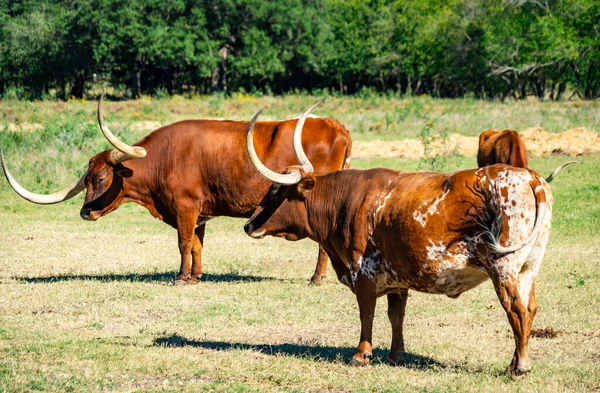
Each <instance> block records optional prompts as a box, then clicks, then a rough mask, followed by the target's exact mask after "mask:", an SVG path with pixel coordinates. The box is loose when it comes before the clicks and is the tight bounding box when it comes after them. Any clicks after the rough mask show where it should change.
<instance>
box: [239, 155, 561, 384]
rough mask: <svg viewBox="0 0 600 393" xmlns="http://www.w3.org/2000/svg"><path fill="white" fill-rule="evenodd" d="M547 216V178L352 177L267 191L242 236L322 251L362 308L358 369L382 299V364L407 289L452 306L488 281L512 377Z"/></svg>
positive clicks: (505, 169) (509, 172)
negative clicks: (388, 327)
mask: <svg viewBox="0 0 600 393" xmlns="http://www.w3.org/2000/svg"><path fill="white" fill-rule="evenodd" d="M292 170H293V168H292ZM551 210H552V192H551V189H550V187H549V186H548V184H547V183H546V182H545V181H544V179H542V178H541V177H540V176H539V175H538V174H537V173H535V172H533V171H530V170H527V169H520V168H514V167H510V166H507V165H493V166H490V167H486V168H480V169H473V170H466V171H460V172H455V173H452V174H443V173H427V172H418V173H413V172H399V171H394V170H389V169H371V170H364V171H359V170H348V171H340V172H335V173H331V174H328V175H324V176H313V175H310V174H303V175H302V178H301V180H300V182H299V183H298V184H295V185H291V186H280V185H273V186H271V189H270V190H269V192H268V193H267V194H266V195H265V197H264V199H263V201H262V202H261V205H260V206H259V207H258V208H257V209H256V211H255V212H254V214H253V215H252V217H251V218H250V220H249V221H248V223H247V224H246V225H245V231H246V233H247V234H248V235H250V236H252V237H254V238H261V237H264V236H268V235H271V236H279V237H284V238H286V239H290V240H297V239H301V238H303V237H309V238H311V239H312V240H314V241H316V242H318V243H319V244H320V245H321V246H322V247H323V248H324V249H325V250H326V251H327V254H328V255H329V257H330V258H331V262H332V266H333V267H334V269H335V272H336V274H337V277H338V279H339V280H340V281H341V282H342V283H344V284H345V285H346V286H348V287H349V288H350V289H351V290H352V291H353V292H354V293H355V295H356V298H357V301H358V305H359V310H360V319H361V338H360V342H359V346H358V351H357V353H356V354H355V355H354V357H353V359H352V364H354V365H365V364H367V363H368V361H369V357H370V356H371V351H372V343H371V336H372V333H371V331H372V323H373V315H374V309H375V303H376V299H377V297H380V296H384V295H385V296H387V299H388V317H389V319H390V322H391V324H392V332H393V334H392V344H391V352H390V356H389V360H390V362H392V363H397V362H400V361H401V357H402V353H403V352H404V340H403V333H402V321H403V318H404V309H405V306H406V300H407V293H408V290H409V289H412V290H417V291H421V292H426V293H432V294H445V295H447V296H449V297H452V298H456V297H458V296H459V295H460V294H461V293H463V292H464V291H467V290H469V289H471V288H474V287H475V286H477V285H479V284H480V283H482V282H483V281H485V280H487V279H488V278H491V279H492V282H493V284H494V286H495V289H496V292H497V294H498V297H499V299H500V302H501V304H502V306H503V307H504V309H505V311H506V313H507V316H508V318H509V322H510V324H511V326H512V328H513V332H514V335H515V343H516V349H515V355H514V358H513V361H512V363H511V365H510V366H509V372H510V373H511V374H521V373H524V372H527V371H528V370H529V368H530V366H529V358H528V353H527V352H528V338H529V332H530V329H531V323H532V321H533V317H534V316H535V312H536V310H537V303H536V301H535V293H534V283H535V277H536V275H537V272H538V270H539V267H540V264H541V260H542V257H543V254H544V251H545V247H546V243H547V240H548V235H549V231H550V218H551Z"/></svg>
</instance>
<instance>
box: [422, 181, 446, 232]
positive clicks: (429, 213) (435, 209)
mask: <svg viewBox="0 0 600 393" xmlns="http://www.w3.org/2000/svg"><path fill="white" fill-rule="evenodd" d="M449 192H450V190H446V191H444V193H443V194H442V195H440V196H438V197H437V198H435V200H434V201H433V202H432V203H431V205H429V208H427V210H426V211H425V212H424V213H423V212H422V209H423V207H425V204H426V203H427V202H423V203H422V204H421V206H419V209H420V210H421V211H419V210H415V211H414V212H413V218H414V219H415V221H417V222H418V223H419V224H421V226H422V227H423V228H425V225H426V224H427V216H432V215H434V214H435V213H438V205H439V204H440V202H441V201H443V200H444V198H446V195H448V193H449Z"/></svg>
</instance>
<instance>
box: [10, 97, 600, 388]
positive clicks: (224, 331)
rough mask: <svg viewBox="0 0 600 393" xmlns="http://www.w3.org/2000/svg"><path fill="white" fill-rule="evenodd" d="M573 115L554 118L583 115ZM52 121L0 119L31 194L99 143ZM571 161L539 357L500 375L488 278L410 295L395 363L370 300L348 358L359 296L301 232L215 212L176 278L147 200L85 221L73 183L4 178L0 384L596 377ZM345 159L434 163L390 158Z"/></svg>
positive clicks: (371, 384)
mask: <svg viewBox="0 0 600 393" xmlns="http://www.w3.org/2000/svg"><path fill="white" fill-rule="evenodd" d="M311 100H312V99H311ZM306 101H307V102H308V101H309V100H308V99H306ZM226 102H227V101H226ZM433 103H434V104H436V105H437V104H439V103H438V102H437V101H433ZM5 104H6V103H0V108H2V105H5ZM119 104H123V105H125V103H111V105H119ZM15 105H16V104H15ZM35 105H38V106H35ZM46 105H51V106H53V105H55V104H46V103H37V104H24V105H23V109H22V112H23V113H31V111H32V109H31V108H34V109H35V110H36V111H38V113H39V112H43V111H46V110H48V109H47V107H46ZM65 105H68V104H65ZM74 105H82V106H83V107H84V109H82V110H83V111H84V112H85V113H84V114H80V115H76V116H81V118H83V116H84V115H85V116H87V115H88V112H90V113H92V112H93V106H90V107H89V108H88V106H87V105H89V104H86V103H75V104H74ZM131 105H137V104H131ZM169 105H170V104H169ZM186 105H189V103H186ZM228 105H231V104H228ZM240 105H241V104H240ZM244 105H245V104H244ZM482 105H489V103H482ZM497 105H499V104H497ZM511 105H512V104H511ZM535 105H537V104H535ZM569 105H570V104H569ZM586 105H587V104H586ZM365 106H366V107H369V104H368V102H367V103H366V104H365ZM541 108H546V109H547V108H548V107H543V106H542V107H541ZM5 109H6V107H4V109H2V110H5ZM546 109H545V110H546ZM525 111H526V110H525ZM566 111H568V110H566ZM107 113H109V111H107ZM582 113H587V114H589V115H590V116H591V117H590V118H595V119H597V117H598V114H594V113H593V112H592V111H585V110H582ZM24 116H25V115H24ZM27 116H29V115H27ZM57 116H58V115H57ZM365 116H367V115H365ZM569 116H572V120H571V121H572V123H569V124H568V125H565V127H564V129H570V128H575V127H577V126H586V124H575V123H576V114H571V115H569ZM569 116H566V117H569ZM585 116H587V115H585ZM107 117H108V116H107ZM76 118H77V117H76ZM367 118H369V117H368V116H367ZM4 119H5V123H3V124H8V123H9V122H10V123H14V121H13V120H11V119H8V118H7V116H4ZM77 119H79V118H77ZM25 120H26V121H27V122H29V123H36V121H29V120H27V119H24V121H25ZM150 120H154V118H152V117H150ZM473 121H475V120H473ZM565 121H566V120H565ZM594 121H595V122H596V123H595V124H597V120H594ZM415 122H416V120H415ZM442 123H443V122H442V120H440V121H439V122H438V124H442ZM55 124H56V125H53V124H52V123H50V122H48V123H44V126H43V127H44V129H45V130H46V136H43V135H44V133H42V136H40V135H39V134H40V133H36V132H35V131H31V132H27V133H23V132H20V131H14V132H13V131H8V130H7V128H5V130H4V131H0V142H2V144H3V146H6V145H8V147H7V155H10V164H11V168H14V169H13V170H12V171H13V174H14V175H15V176H16V177H17V178H18V179H19V180H20V181H22V183H23V184H24V185H26V186H29V187H30V188H32V189H34V190H36V191H38V192H40V191H43V190H55V189H57V188H59V187H62V186H65V185H67V184H70V183H71V181H72V180H73V179H75V178H76V176H77V175H78V174H80V173H81V172H79V173H77V171H81V170H83V169H84V167H85V162H86V161H87V159H88V158H89V157H90V156H91V155H92V153H93V152H97V151H100V147H99V145H100V144H101V142H100V141H101V139H99V138H97V137H96V134H95V133H90V134H89V135H88V128H89V130H90V132H91V130H92V128H91V127H92V126H91V125H89V126H88V125H87V123H85V124H83V125H82V126H81V128H78V127H76V126H78V125H79V123H73V129H66V128H65V127H67V126H68V124H70V123H69V120H68V119H63V120H60V119H58V118H57V120H56V122H55ZM109 124H111V123H109ZM467 126H469V125H468V124H467ZM495 126H501V125H498V124H496V125H495ZM527 126H528V127H529V126H542V127H544V125H543V124H537V123H535V124H528V125H527ZM587 126H589V125H587ZM469 127H470V126H469ZM507 127H510V126H507ZM113 128H114V127H113ZM348 128H349V129H350V130H351V131H352V127H351V126H348ZM465 128H468V127H465ZM483 128H490V127H487V126H484V127H483ZM513 128H517V129H519V127H513ZM81 129H83V131H81ZM545 129H546V130H548V127H547V126H546V127H545ZM0 130H1V127H0ZM73 130H76V131H73ZM94 130H95V132H97V129H94ZM471 131H473V130H472V129H470V128H469V132H471ZM71 132H74V133H75V135H71V134H70V133H71ZM473 133H474V132H473ZM469 135H470V134H469ZM57 136H58V140H56V139H53V138H56V137H57ZM354 136H355V135H354V133H353V137H354ZM471 136H472V135H471ZM407 137H410V138H413V137H415V135H410V136H407ZM370 138H371V135H365V138H364V139H363V140H368V139H370ZM88 139H89V140H88ZM355 139H361V138H360V137H359V138H355ZM371 139H376V138H375V137H374V138H371ZM390 139H393V138H390ZM132 140H135V139H133V138H129V141H132ZM71 147H75V149H74V150H73V151H71V150H69V149H70V148H71ZM88 148H89V149H90V151H87V150H86V149H88ZM53 159H55V160H54V161H53ZM569 159H574V157H570V156H558V157H548V158H535V159H533V160H532V162H531V166H532V167H533V168H535V169H537V170H539V172H540V173H542V174H544V175H547V174H549V173H550V172H551V170H552V169H553V168H554V167H555V166H557V165H558V164H560V163H561V162H563V161H566V160H569ZM575 159H579V160H580V161H582V162H583V164H582V165H579V166H571V167H568V168H566V169H564V171H563V172H562V173H561V174H560V175H559V176H558V178H557V179H556V180H555V181H554V182H553V183H552V188H553V192H554V199H555V204H554V217H553V224H552V226H553V229H552V234H551V237H550V242H549V245H548V249H547V252H546V257H545V259H544V263H543V265H542V270H541V272H540V275H539V276H538V281H537V283H536V293H537V298H538V302H539V304H540V310H539V312H538V315H537V317H536V319H535V321H534V329H536V331H537V332H539V333H540V335H539V336H538V337H533V338H532V340H531V343H530V356H531V360H532V366H533V370H532V372H531V373H530V374H528V375H527V376H525V377H524V378H522V379H520V380H518V381H513V380H512V379H511V378H510V377H508V376H506V375H505V374H504V369H505V367H506V366H507V365H508V364H509V362H510V360H511V357H512V353H513V350H514V341H513V336H512V331H511V329H510V326H509V324H508V320H507V318H506V315H505V313H504V311H503V309H502V307H501V306H500V304H499V302H498V299H497V298H496V295H495V293H494V291H493V288H492V285H491V283H490V282H489V281H488V282H486V283H484V284H482V285H481V286H479V287H478V288H475V289H474V290H472V291H470V292H467V293H465V294H463V295H461V296H460V297H459V298H458V299H455V300H453V299H449V298H446V297H443V296H433V295H426V294H421V293H416V292H411V296H410V298H409V302H408V306H407V316H406V320H405V340H406V346H407V351H408V352H409V353H408V355H407V358H406V364H405V365H404V366H399V367H392V366H389V365H387V364H385V358H386V357H387V351H388V349H389V344H390V342H391V331H390V325H389V322H388V320H387V316H386V302H385V299H384V298H382V299H380V301H379V307H378V309H377V314H376V320H375V324H374V342H373V343H374V345H375V352H374V359H373V361H372V365H371V366H369V367H366V368H353V367H350V366H348V360H349V359H350V357H351V356H352V354H353V353H354V351H355V349H356V345H357V344H358V338H359V330H360V326H359V318H358V307H357V304H356V301H355V298H354V296H353V295H352V293H351V292H350V291H349V290H348V289H347V288H346V287H344V286H343V285H342V284H340V283H339V282H337V280H336V279H335V278H334V275H333V272H330V274H329V277H328V278H327V279H325V281H324V284H323V285H322V286H320V287H312V286H308V285H307V282H308V278H309V277H310V276H311V274H312V271H313V269H314V264H315V261H316V256H317V247H316V244H314V243H312V242H311V241H308V240H304V241H300V242H287V241H285V240H282V239H272V238H269V239H263V240H260V241H256V240H252V239H250V238H249V237H247V236H246V235H245V234H244V233H243V230H242V226H243V224H244V222H245V220H243V219H228V218H218V219H215V220H213V221H210V222H209V223H208V225H207V234H206V242H205V251H204V258H203V259H204V272H205V275H204V277H203V279H202V282H201V283H200V284H198V285H195V286H184V287H174V286H172V285H171V283H172V280H173V278H174V276H175V271H176V269H177V268H178V266H179V253H178V251H177V247H176V232H175V231H174V230H173V229H171V228H170V227H168V226H166V225H165V224H163V223H161V222H158V221H156V220H154V219H152V217H151V216H150V214H149V213H147V212H146V211H145V210H144V209H143V208H141V207H139V206H136V205H132V204H129V205H125V206H122V207H121V208H120V209H119V210H117V211H116V212H113V213H111V214H109V215H108V216H106V217H103V218H102V219H100V220H99V221H97V222H95V223H89V222H85V221H83V220H81V219H80V218H79V208H80V206H81V202H82V196H78V197H76V198H74V200H71V201H68V202H65V203H63V204H60V205H52V206H36V205H32V204H29V203H27V202H26V201H24V200H22V199H20V198H19V197H18V196H17V195H16V194H14V192H12V190H10V188H9V186H8V185H7V183H6V181H5V180H4V179H3V178H2V179H1V180H0V392H34V391H52V392H96V391H119V392H132V391H174V392H175V391H184V392H198V391H222V392H232V391H233V392H254V391H256V392H264V391H275V392H304V391H313V392H373V391H376V392H396V391H419V392H453V391H461V392H463V391H466V392H515V391H521V392H537V391H539V392H558V391H560V392H593V391H599V390H600V265H599V263H598V262H599V260H600V176H599V175H598V173H600V156H583V157H577V158H575ZM443 160H444V165H445V170H454V169H457V168H470V167H474V166H475V159H474V158H473V157H450V158H444V159H443ZM353 166H354V167H355V168H369V167H375V166H384V167H391V168H397V169H403V170H417V169H419V168H421V169H428V168H423V162H421V163H419V161H415V160H413V161H408V160H399V159H393V158H373V159H357V160H355V161H353ZM544 333H545V334H544ZM553 333H555V334H553Z"/></svg>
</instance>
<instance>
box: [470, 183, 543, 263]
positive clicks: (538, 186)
mask: <svg viewBox="0 0 600 393" xmlns="http://www.w3.org/2000/svg"><path fill="white" fill-rule="evenodd" d="M486 172H487V171H486ZM509 173H510V174H511V175H513V176H514V172H512V171H511V172H509ZM529 173H530V174H531V176H532V178H531V180H530V181H529V184H527V183H525V182H523V181H522V180H521V179H519V178H517V176H514V178H515V181H516V182H513V186H515V187H527V186H529V187H531V190H532V191H533V196H534V199H535V209H536V213H535V224H534V226H533V229H532V231H531V233H530V234H529V236H528V237H527V239H525V240H524V241H523V242H521V244H514V245H511V246H503V245H501V244H500V236H501V234H502V230H503V226H502V221H503V220H502V217H503V216H506V215H507V212H506V209H507V206H510V209H511V210H514V209H515V208H518V207H523V208H525V207H526V206H524V205H525V204H527V203H528V202H529V201H528V200H518V201H507V200H502V198H504V197H503V196H502V195H501V194H502V192H501V191H500V190H499V188H500V187H499V186H498V184H497V179H496V180H491V181H490V186H491V190H490V191H488V192H484V195H485V196H486V200H487V209H486V211H485V212H484V213H482V217H480V219H478V222H479V223H480V225H482V226H483V227H484V230H483V231H482V232H480V233H479V234H478V237H479V238H482V237H485V238H487V239H486V240H485V243H486V244H487V245H488V246H489V249H490V251H493V252H495V253H498V254H508V253H512V252H515V251H519V250H520V249H522V248H523V247H525V246H528V245H529V244H531V243H532V242H534V241H535V240H536V239H537V238H538V236H539V234H540V231H541V230H542V227H543V225H544V218H545V217H546V213H547V212H548V211H549V209H550V207H549V206H548V201H547V197H546V191H545V189H544V185H543V183H542V180H541V179H540V178H539V177H538V175H537V174H536V173H535V172H533V171H529ZM487 178H488V179H489V178H490V177H489V174H488V176H487ZM515 183H516V184H515ZM515 203H516V205H515ZM519 215H520V213H519V214H516V213H513V217H514V219H523V220H525V218H524V217H522V216H521V217H519Z"/></svg>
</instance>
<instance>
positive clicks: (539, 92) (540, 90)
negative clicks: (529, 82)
mask: <svg viewBox="0 0 600 393" xmlns="http://www.w3.org/2000/svg"><path fill="white" fill-rule="evenodd" d="M535 95H536V96H537V98H538V99H539V100H540V101H544V98H546V75H544V72H543V71H541V70H540V71H539V72H538V75H537V78H536V80H535Z"/></svg>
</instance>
